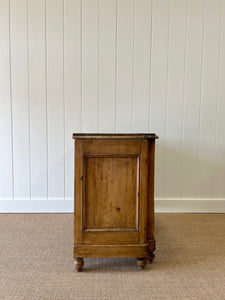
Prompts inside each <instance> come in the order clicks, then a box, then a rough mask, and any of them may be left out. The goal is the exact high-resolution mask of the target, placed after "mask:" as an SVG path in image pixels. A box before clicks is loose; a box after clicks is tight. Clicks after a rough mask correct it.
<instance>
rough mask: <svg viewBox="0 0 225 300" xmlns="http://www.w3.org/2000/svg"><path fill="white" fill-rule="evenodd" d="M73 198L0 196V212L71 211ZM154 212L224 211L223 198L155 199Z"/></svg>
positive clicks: (224, 201) (224, 203) (224, 200)
mask: <svg viewBox="0 0 225 300" xmlns="http://www.w3.org/2000/svg"><path fill="white" fill-rule="evenodd" d="M73 205H74V200H73V198H31V199H30V198H14V199H13V198H0V213H73ZM155 212H156V213H225V199H224V198H221V199H215V200H211V199H194V198H191V199H182V200H181V199H176V198H173V199H172V198H169V199H156V200H155Z"/></svg>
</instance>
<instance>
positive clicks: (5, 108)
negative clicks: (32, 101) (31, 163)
mask: <svg viewBox="0 0 225 300" xmlns="http://www.w3.org/2000/svg"><path fill="white" fill-rule="evenodd" d="M0 37H1V46H0V113H1V116H0V141H1V142H0V143H1V146H0V158H1V159H0V198H11V197H13V176H12V175H13V173H12V167H13V162H12V128H11V121H12V119H11V92H10V89H11V82H10V81H11V73H10V67H11V66H10V39H9V1H8V0H3V1H0Z"/></svg>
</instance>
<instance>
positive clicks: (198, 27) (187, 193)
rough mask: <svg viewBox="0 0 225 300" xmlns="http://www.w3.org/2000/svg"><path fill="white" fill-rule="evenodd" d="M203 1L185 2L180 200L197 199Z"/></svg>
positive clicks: (191, 0)
mask: <svg viewBox="0 0 225 300" xmlns="http://www.w3.org/2000/svg"><path fill="white" fill-rule="evenodd" d="M203 6H204V4H203V1H202V0H201V1H195V0H190V1H187V39H186V41H187V44H186V68H185V95H184V115H183V148H182V168H181V180H182V182H181V189H182V198H195V197H196V196H197V195H198V183H199V181H198V179H199V178H198V140H199V115H200V98H201V73H202V72H201V67H202V42H203V40H202V37H203V10H204V7H203Z"/></svg>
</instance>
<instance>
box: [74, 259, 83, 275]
mask: <svg viewBox="0 0 225 300" xmlns="http://www.w3.org/2000/svg"><path fill="white" fill-rule="evenodd" d="M83 265H84V260H83V258H74V267H75V270H76V271H77V272H81V271H82V268H83Z"/></svg>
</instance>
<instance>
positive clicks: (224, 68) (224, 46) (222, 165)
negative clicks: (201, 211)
mask: <svg viewBox="0 0 225 300" xmlns="http://www.w3.org/2000/svg"><path fill="white" fill-rule="evenodd" d="M224 112H225V2H224V1H222V6H221V32H220V51H219V77H218V105H217V123H216V125H217V126H216V152H215V164H214V172H213V180H214V191H213V199H216V198H220V199H224V196H225V184H224V178H225V118H224Z"/></svg>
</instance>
